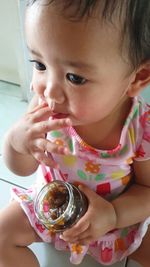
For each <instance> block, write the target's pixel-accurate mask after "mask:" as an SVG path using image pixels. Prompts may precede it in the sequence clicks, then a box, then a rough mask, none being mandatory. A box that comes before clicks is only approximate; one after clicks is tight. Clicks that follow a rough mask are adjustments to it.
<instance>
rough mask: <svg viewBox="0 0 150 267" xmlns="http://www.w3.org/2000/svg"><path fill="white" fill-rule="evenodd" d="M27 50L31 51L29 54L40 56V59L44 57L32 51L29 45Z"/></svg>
mask: <svg viewBox="0 0 150 267" xmlns="http://www.w3.org/2000/svg"><path fill="white" fill-rule="evenodd" d="M27 49H28V50H29V52H30V53H31V54H33V55H35V56H38V57H42V56H41V54H40V53H38V52H37V51H35V50H33V49H31V48H30V47H29V46H28V45H27Z"/></svg>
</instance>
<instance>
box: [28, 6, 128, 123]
mask: <svg viewBox="0 0 150 267" xmlns="http://www.w3.org/2000/svg"><path fill="white" fill-rule="evenodd" d="M55 9H56V8H54V6H53V5H51V4H50V5H47V6H42V5H38V4H34V5H33V6H32V7H29V8H28V10H27V14H26V23H25V28H26V37H27V45H28V47H29V50H30V53H31V60H33V61H34V63H33V65H34V67H33V79H32V83H33V88H34V91H35V92H36V93H37V94H38V95H39V96H40V97H41V98H42V99H44V100H45V101H46V102H47V103H48V104H49V105H50V106H51V107H52V108H53V110H54V112H55V113H58V114H62V116H63V115H64V116H68V117H70V118H71V119H72V121H73V123H74V125H92V124H93V123H97V122H99V121H101V120H102V119H104V118H105V117H107V116H108V115H110V114H113V112H115V111H116V107H118V106H119V105H120V103H122V102H123V101H124V99H126V97H127V95H126V93H127V89H128V85H129V84H130V79H131V77H130V75H129V73H130V68H131V67H130V64H129V62H127V58H126V62H125V60H124V59H123V58H122V56H121V52H120V39H119V38H120V37H119V31H118V30H117V28H115V27H114V26H113V25H111V24H106V23H105V24H104V23H101V21H100V19H99V20H98V19H96V18H91V19H89V20H88V22H85V21H83V20H82V21H79V22H73V21H69V20H67V19H65V18H64V17H63V16H62V15H60V14H59V13H58V12H57V10H55Z"/></svg>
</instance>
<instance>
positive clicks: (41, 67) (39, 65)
mask: <svg viewBox="0 0 150 267" xmlns="http://www.w3.org/2000/svg"><path fill="white" fill-rule="evenodd" d="M30 62H32V63H33V66H34V67H35V68H36V69H37V70H39V71H44V70H46V67H45V65H44V64H42V63H41V62H39V61H36V60H30Z"/></svg>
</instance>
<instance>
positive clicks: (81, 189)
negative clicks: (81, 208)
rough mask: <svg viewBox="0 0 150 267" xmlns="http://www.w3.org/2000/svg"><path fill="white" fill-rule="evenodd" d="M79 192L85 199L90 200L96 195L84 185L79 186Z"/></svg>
mask: <svg viewBox="0 0 150 267" xmlns="http://www.w3.org/2000/svg"><path fill="white" fill-rule="evenodd" d="M78 188H79V190H80V191H82V192H83V193H84V194H85V196H86V197H87V199H89V200H90V199H91V198H94V197H95V196H97V194H96V193H95V192H94V191H93V190H92V189H90V188H89V187H88V186H86V185H83V184H82V185H79V187H78Z"/></svg>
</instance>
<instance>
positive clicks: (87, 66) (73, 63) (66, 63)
mask: <svg viewBox="0 0 150 267" xmlns="http://www.w3.org/2000/svg"><path fill="white" fill-rule="evenodd" d="M27 48H28V50H29V52H30V53H31V54H33V55H35V56H38V57H40V58H42V55H41V54H40V53H39V52H37V51H35V50H33V49H31V48H30V47H29V46H27ZM56 61H57V62H61V64H62V65H64V66H69V67H73V68H76V69H83V70H87V71H90V72H96V69H97V68H96V66H95V65H94V64H89V63H85V62H82V61H71V60H60V59H59V58H57V59H56Z"/></svg>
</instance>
